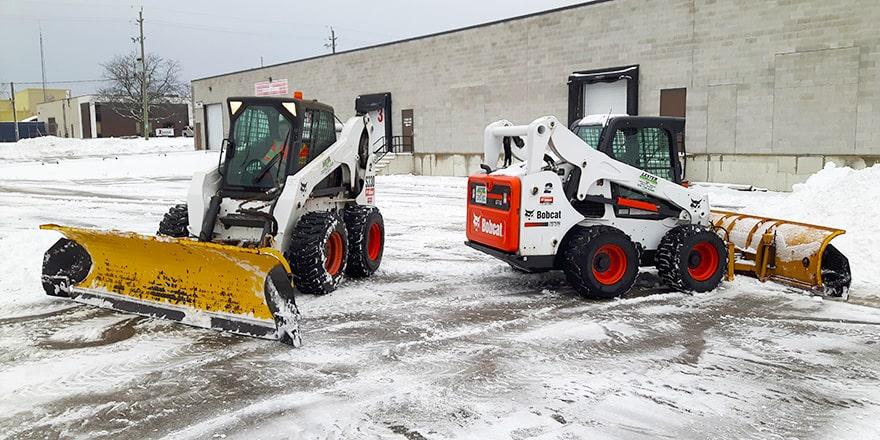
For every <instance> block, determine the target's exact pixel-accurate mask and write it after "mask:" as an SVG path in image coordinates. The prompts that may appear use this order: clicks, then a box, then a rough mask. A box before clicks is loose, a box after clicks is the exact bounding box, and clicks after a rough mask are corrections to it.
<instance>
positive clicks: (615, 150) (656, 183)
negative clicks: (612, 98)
mask: <svg viewBox="0 0 880 440" xmlns="http://www.w3.org/2000/svg"><path fill="white" fill-rule="evenodd" d="M684 122H685V121H684V119H681V118H667V117H635V116H620V115H608V116H592V117H587V118H584V119H583V120H581V121H578V122H576V123H575V124H574V125H573V126H572V127H571V129H569V128H567V127H565V126H564V125H562V124H561V123H560V122H559V121H558V120H557V119H556V118H555V117H552V116H547V117H543V118H539V119H536V120H535V121H534V122H532V123H531V124H529V125H513V124H511V123H510V122H508V121H498V122H495V123H493V124H490V125H489V126H488V127H486V130H485V133H484V154H485V158H484V160H485V164H484V165H483V166H482V168H483V171H484V172H483V173H481V174H477V175H473V176H471V177H470V178H469V179H468V189H467V191H468V193H467V197H468V202H467V223H466V224H467V234H466V235H467V242H466V244H467V245H468V246H470V247H472V248H474V249H477V250H479V251H481V252H484V253H487V254H489V255H492V256H494V257H497V258H499V259H501V260H503V261H505V262H507V263H508V264H509V265H510V266H511V267H513V268H514V269H516V270H518V271H523V272H541V271H547V270H562V271H564V273H565V275H566V278H567V280H568V281H569V283H570V284H571V285H572V287H574V288H575V290H577V291H578V292H579V293H580V294H582V295H584V296H586V297H589V298H613V297H618V296H621V295H623V294H625V293H627V292H628V291H629V290H630V289H631V288H632V286H633V284H634V283H635V280H636V277H637V275H638V273H639V268H640V267H642V266H656V268H657V272H658V275H659V277H660V279H661V280H662V281H663V283H665V284H666V285H667V286H669V287H671V288H673V289H676V290H680V291H689V292H706V291H710V290H713V289H715V288H716V287H718V285H719V284H720V283H721V282H722V280H724V279H731V277H732V276H733V273H734V272H735V271H736V272H745V273H751V274H755V275H758V277H759V278H761V279H762V280H764V279H770V278H772V279H776V280H780V281H784V282H788V283H789V284H793V285H798V286H800V287H809V288H814V289H818V290H822V291H823V292H826V293H830V294H837V293H839V292H841V291H844V290H845V289H846V288H848V286H849V266H848V263H847V262H846V259H845V257H843V256H842V255H840V254H839V252H836V250H833V248H832V247H831V246H830V245H829V244H828V241H830V240H831V238H833V237H834V236H836V235H839V234H840V233H843V231H839V230H833V229H830V228H821V227H812V226H811V225H803V224H794V223H793V222H784V221H780V220H773V219H761V218H758V220H757V221H752V220H750V219H744V218H743V217H745V216H742V215H737V216H734V215H732V214H731V213H721V212H720V211H719V212H713V211H712V210H711V206H710V204H709V199H708V196H707V195H706V194H705V193H704V192H699V191H697V190H696V189H693V188H688V187H687V184H686V183H685V182H683V177H684V167H683V161H682V156H683V155H682V154H680V153H681V152H680V151H679V147H678V144H679V142H678V141H679V140H680V139H683V132H684ZM499 164H502V165H501V166H502V168H500V169H496V168H495V167H496V166H498V165H499ZM756 222H757V223H760V224H759V225H757V226H755V225H756ZM752 226H755V229H753V230H752V231H751V234H752V235H756V236H757V238H756V239H755V240H754V243H752V238H753V237H752V236H751V235H749V234H748V233H746V234H745V236H746V237H747V239H746V238H743V239H742V240H738V238H739V235H741V232H742V231H741V230H742V228H744V227H752ZM820 229H821V231H822V232H823V233H822V234H814V233H813V232H816V231H818V230H820ZM756 231H757V232H756ZM761 240H763V241H761ZM760 243H763V245H761V244H760ZM828 249H831V251H830V252H826V250H828ZM802 253H805V255H800V254H802ZM783 255H784V256H785V258H786V259H787V260H791V261H794V262H796V263H790V262H788V261H785V262H783V261H782V260H781V257H782V256H783ZM800 256H802V257H804V258H803V260H801V259H800V258H799V257H800ZM798 265H800V267H799V266H798Z"/></svg>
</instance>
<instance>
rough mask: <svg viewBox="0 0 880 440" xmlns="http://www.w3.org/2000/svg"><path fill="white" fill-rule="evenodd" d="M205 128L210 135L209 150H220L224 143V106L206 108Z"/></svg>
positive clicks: (207, 137)
mask: <svg viewBox="0 0 880 440" xmlns="http://www.w3.org/2000/svg"><path fill="white" fill-rule="evenodd" d="M205 118H207V119H208V120H207V121H205V127H206V128H207V130H208V135H207V136H206V137H205V138H206V139H207V140H208V149H209V150H219V149H220V145H221V144H222V143H223V107H222V104H208V105H206V106H205Z"/></svg>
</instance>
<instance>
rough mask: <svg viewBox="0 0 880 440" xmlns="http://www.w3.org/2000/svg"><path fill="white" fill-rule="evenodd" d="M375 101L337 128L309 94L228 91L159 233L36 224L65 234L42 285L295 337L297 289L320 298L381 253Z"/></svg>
mask: <svg viewBox="0 0 880 440" xmlns="http://www.w3.org/2000/svg"><path fill="white" fill-rule="evenodd" d="M376 96H378V97H379V98H376V99H373V101H375V102H373V104H375V105H372V106H368V108H367V110H365V111H363V112H360V113H359V114H358V115H357V116H354V117H352V118H350V119H349V120H348V121H346V122H345V123H344V124H337V120H336V118H335V116H334V112H333V108H332V107H330V106H328V105H324V104H321V103H319V102H317V101H307V100H302V99H292V98H262V97H234V98H229V99H228V101H227V109H228V112H229V121H230V127H229V134H228V137H227V138H226V139H225V140H224V142H223V147H222V150H221V154H220V159H219V161H218V164H217V166H215V167H213V168H212V169H210V170H207V171H204V172H197V173H195V174H194V176H193V179H192V181H191V184H190V189H189V192H188V194H187V198H186V200H187V203H186V204H182V205H178V206H175V207H173V208H171V210H170V211H169V212H168V213H167V214H166V215H165V216H164V218H163V219H162V221H161V223H160V225H159V233H158V236H157V237H153V236H143V235H138V234H132V233H121V232H116V231H95V230H88V229H81V228H71V227H63V226H56V225H44V229H53V230H56V231H59V232H61V233H62V234H63V235H64V236H65V238H63V239H61V240H60V241H59V242H58V243H57V244H56V245H55V246H53V247H52V248H51V249H50V250H49V251H48V252H47V253H46V257H45V260H44V266H43V285H44V287H45V289H46V292H47V293H48V294H49V295H56V296H68V297H71V298H73V299H76V300H79V301H81V302H86V303H90V304H94V305H99V306H104V307H109V308H113V309H116V310H122V311H125V312H131V313H137V314H142V315H146V316H154V317H161V318H166V319H172V320H176V321H180V322H183V323H186V324H191V325H195V326H199V327H207V328H214V329H218V330H225V331H230V332H234V333H240V334H245V335H251V336H257V337H263V338H269V339H280V340H283V341H286V342H290V343H293V344H298V343H299V335H298V328H299V327H298V321H299V312H298V310H297V307H296V302H295V300H294V296H295V294H296V293H297V292H300V293H305V294H313V295H323V294H327V293H330V292H331V291H333V290H334V289H335V288H336V287H337V285H338V284H339V283H340V282H341V281H342V280H343V278H344V277H345V276H348V277H368V276H370V275H372V274H373V273H374V272H375V271H376V270H377V269H378V268H379V265H380V263H381V261H382V253H383V249H384V240H385V227H384V222H383V219H382V215H381V213H380V212H379V210H378V209H377V208H376V207H375V206H374V203H375V199H374V198H375V177H374V175H375V172H374V164H375V160H376V154H377V153H380V152H381V151H384V150H383V149H384V148H385V143H384V139H385V135H384V132H385V130H384V128H383V127H382V126H381V124H380V123H379V122H380V121H379V119H380V118H378V117H377V116H378V113H379V112H384V111H387V110H388V109H385V108H383V107H382V105H381V104H382V103H383V102H386V101H383V100H382V99H380V98H381V97H383V96H384V95H376ZM359 99H360V98H359ZM387 104H388V105H389V106H390V96H388V99H387Z"/></svg>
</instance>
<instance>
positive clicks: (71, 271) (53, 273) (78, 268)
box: [42, 238, 92, 297]
mask: <svg viewBox="0 0 880 440" xmlns="http://www.w3.org/2000/svg"><path fill="white" fill-rule="evenodd" d="M91 270H92V256H91V255H89V253H88V251H86V248H84V247H82V245H80V244H79V243H77V242H75V241H73V240H68V239H66V238H61V239H59V240H58V241H57V242H55V244H54V245H52V247H51V248H49V250H47V251H46V253H45V254H44V255H43V276H42V281H43V290H44V291H45V292H46V295H49V296H60V297H69V296H70V294H69V293H68V289H69V288H70V286H72V285H74V284H77V283H79V282H81V281H82V280H84V279H86V277H87V276H88V275H89V271H91Z"/></svg>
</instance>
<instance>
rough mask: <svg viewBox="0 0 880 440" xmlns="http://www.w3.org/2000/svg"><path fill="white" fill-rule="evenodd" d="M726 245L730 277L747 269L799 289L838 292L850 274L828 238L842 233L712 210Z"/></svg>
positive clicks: (846, 284)
mask: <svg viewBox="0 0 880 440" xmlns="http://www.w3.org/2000/svg"><path fill="white" fill-rule="evenodd" d="M712 223H713V224H714V225H715V227H716V229H717V230H718V231H719V233H721V234H722V236H723V237H724V238H725V241H726V242H727V244H728V252H729V253H730V255H729V256H728V257H729V258H728V261H729V263H728V264H729V265H730V267H729V268H728V276H729V277H732V276H733V273H734V272H738V273H746V274H749V275H752V276H755V277H757V278H758V279H759V280H761V281H766V280H768V279H772V280H774V281H780V282H783V283H786V284H789V285H793V286H796V287H800V288H805V289H810V290H815V291H819V292H821V293H824V294H827V295H831V296H842V295H843V294H844V293H846V291H847V290H848V289H849V285H850V281H851V279H852V275H851V273H850V268H849V261H848V260H847V259H846V257H845V256H844V255H843V254H841V253H840V251H838V250H837V249H836V248H835V247H834V246H832V245H831V244H830V242H831V240H832V239H834V237H837V236H838V235H841V234H844V233H845V232H846V231H844V230H842V229H835V228H829V227H825V226H818V225H811V224H808V223H799V222H792V221H787V220H780V219H774V218H768V217H759V216H755V215H748V214H740V213H736V212H728V211H712Z"/></svg>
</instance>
